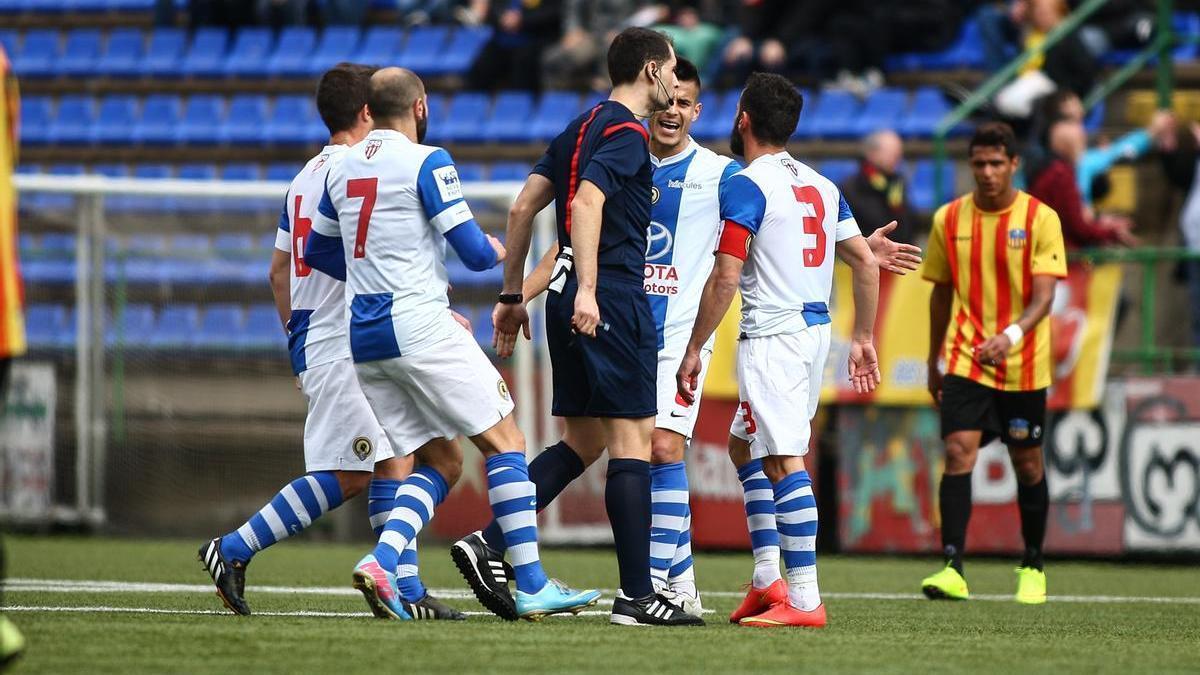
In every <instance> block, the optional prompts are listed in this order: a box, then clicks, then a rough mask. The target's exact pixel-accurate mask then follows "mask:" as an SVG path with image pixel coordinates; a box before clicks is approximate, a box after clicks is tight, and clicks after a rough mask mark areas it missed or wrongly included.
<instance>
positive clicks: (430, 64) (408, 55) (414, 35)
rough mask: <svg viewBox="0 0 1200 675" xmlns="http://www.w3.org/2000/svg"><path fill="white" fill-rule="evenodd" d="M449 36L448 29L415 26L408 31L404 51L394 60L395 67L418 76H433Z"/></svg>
mask: <svg viewBox="0 0 1200 675" xmlns="http://www.w3.org/2000/svg"><path fill="white" fill-rule="evenodd" d="M449 35H450V31H449V29H447V28H445V27H444V26H417V27H414V28H412V29H410V30H409V31H408V39H407V40H405V42H404V49H403V50H402V51H401V52H400V54H399V56H398V57H397V59H396V61H397V65H400V66H404V67H405V68H408V69H410V70H412V71H414V72H416V73H417V74H418V75H433V74H435V71H437V70H438V68H439V65H438V63H439V61H440V60H441V59H442V55H443V51H444V49H445V48H446V38H447V37H449Z"/></svg>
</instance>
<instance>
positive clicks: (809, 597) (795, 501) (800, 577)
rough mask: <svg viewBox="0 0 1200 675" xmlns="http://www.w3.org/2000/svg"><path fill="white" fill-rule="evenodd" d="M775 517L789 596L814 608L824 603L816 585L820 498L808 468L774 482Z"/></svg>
mask: <svg viewBox="0 0 1200 675" xmlns="http://www.w3.org/2000/svg"><path fill="white" fill-rule="evenodd" d="M775 520H776V522H777V523H778V524H779V540H780V547H781V548H782V549H783V566H784V567H785V568H787V579H788V600H789V601H790V602H791V604H792V606H793V607H796V608H798V609H801V610H804V611H806V612H807V611H811V610H814V609H816V608H817V606H818V605H820V604H821V592H820V590H818V588H817V500H816V498H815V497H814V496H813V491H812V481H811V480H810V479H809V477H808V472H807V471H797V472H796V473H792V474H788V475H787V476H785V477H784V478H783V480H781V481H779V482H778V483H776V484H775Z"/></svg>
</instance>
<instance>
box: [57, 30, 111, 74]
mask: <svg viewBox="0 0 1200 675" xmlns="http://www.w3.org/2000/svg"><path fill="white" fill-rule="evenodd" d="M99 65H100V31H99V30H96V29H94V28H82V29H79V30H73V31H71V32H70V33H67V41H66V44H64V45H63V51H62V54H61V55H60V56H59V57H58V60H57V61H56V62H55V64H54V68H55V70H57V71H58V73H59V74H60V75H66V76H68V77H85V76H88V75H95V74H97V72H98V70H99Z"/></svg>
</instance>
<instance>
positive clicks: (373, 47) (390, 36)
mask: <svg viewBox="0 0 1200 675" xmlns="http://www.w3.org/2000/svg"><path fill="white" fill-rule="evenodd" d="M403 40H404V33H403V32H402V31H401V30H400V29H399V28H388V27H383V26H372V27H371V28H368V29H367V32H366V35H365V36H364V37H363V42H362V46H361V47H359V49H358V51H357V52H356V53H355V55H354V58H353V61H354V62H355V63H373V64H376V65H380V66H389V65H395V64H396V62H397V61H396V56H397V55H398V54H399V53H400V48H401V43H402V42H403Z"/></svg>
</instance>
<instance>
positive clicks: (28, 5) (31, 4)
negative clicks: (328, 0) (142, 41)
mask: <svg viewBox="0 0 1200 675" xmlns="http://www.w3.org/2000/svg"><path fill="white" fill-rule="evenodd" d="M156 4H157V0H0V14H24V13H29V14H60V13H64V12H81V13H83V12H146V13H149V12H151V11H152V10H154V8H155V5H156ZM187 4H188V0H175V5H176V7H177V8H179V9H185V8H186V7H187ZM371 6H372V7H375V8H377V9H389V8H395V6H396V2H395V0H371Z"/></svg>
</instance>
